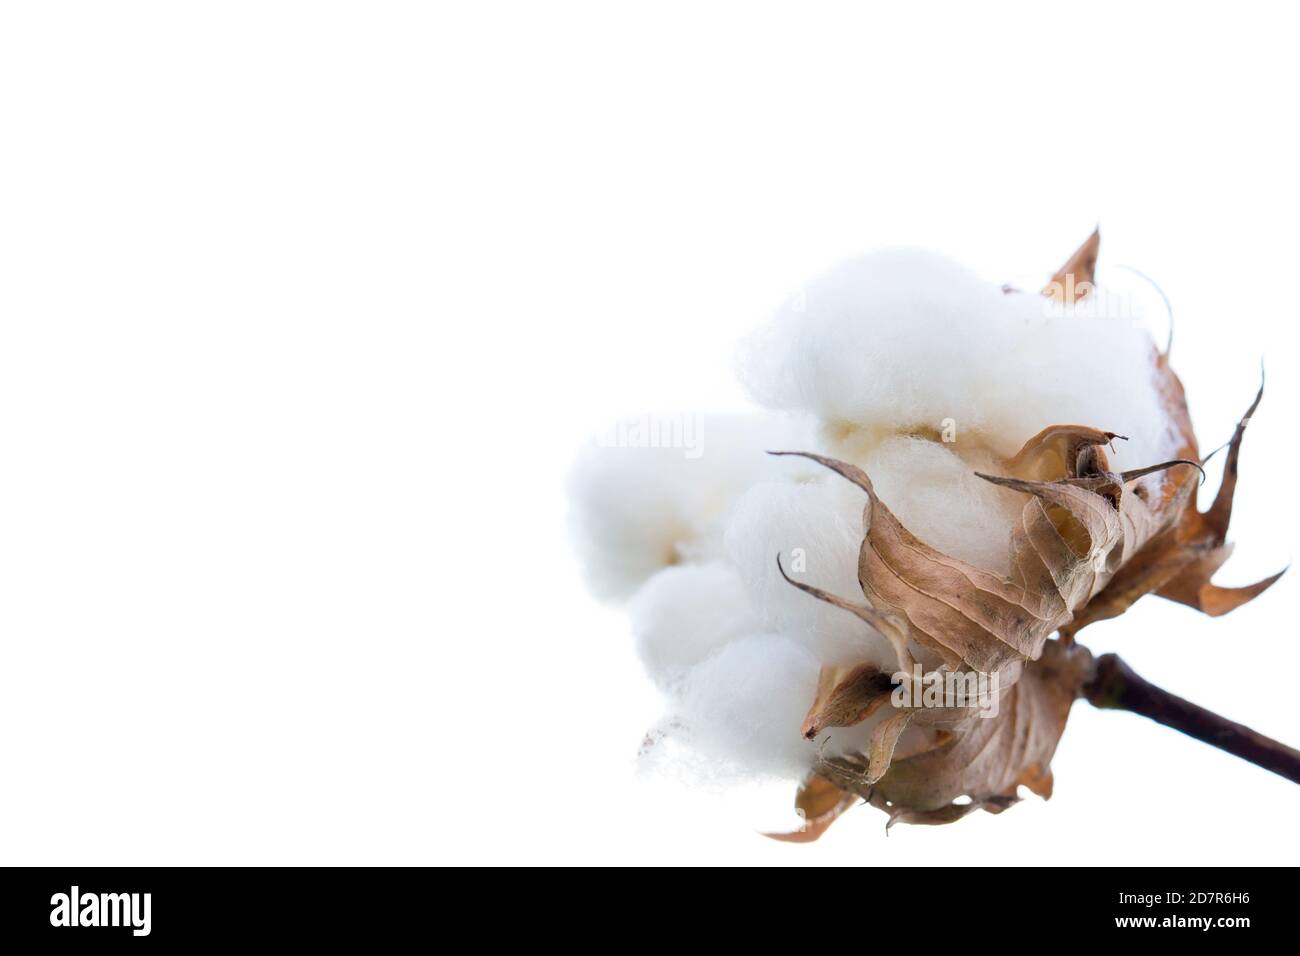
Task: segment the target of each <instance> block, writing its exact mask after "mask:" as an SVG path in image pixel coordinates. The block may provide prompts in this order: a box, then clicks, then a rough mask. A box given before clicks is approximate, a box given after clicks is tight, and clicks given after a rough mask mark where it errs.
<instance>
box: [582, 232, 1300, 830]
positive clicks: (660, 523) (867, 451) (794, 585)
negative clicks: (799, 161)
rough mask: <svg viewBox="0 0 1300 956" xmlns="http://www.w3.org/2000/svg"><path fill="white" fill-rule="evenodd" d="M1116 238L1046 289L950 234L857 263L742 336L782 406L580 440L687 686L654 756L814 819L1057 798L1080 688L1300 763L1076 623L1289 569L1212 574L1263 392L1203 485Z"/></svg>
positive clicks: (637, 621)
mask: <svg viewBox="0 0 1300 956" xmlns="http://www.w3.org/2000/svg"><path fill="white" fill-rule="evenodd" d="M1098 244H1099V237H1098V236H1097V235H1096V234H1094V235H1093V236H1092V237H1090V238H1089V239H1088V241H1087V242H1085V243H1084V245H1083V246H1082V247H1081V248H1080V249H1079V250H1078V251H1077V252H1076V253H1075V254H1074V255H1073V256H1072V257H1071V258H1070V260H1069V261H1068V262H1067V263H1066V264H1065V265H1064V266H1063V267H1062V269H1061V270H1059V271H1058V272H1057V273H1056V274H1055V275H1054V276H1052V278H1051V280H1050V281H1049V282H1048V284H1047V286H1046V288H1044V289H1043V290H1042V292H1041V293H1035V292H1024V291H1020V290H1016V289H1013V288H1009V287H1005V286H998V285H995V284H992V283H989V282H986V281H984V280H982V279H981V278H979V277H977V276H976V275H974V274H973V273H971V272H969V271H968V270H966V269H964V268H962V267H961V266H959V265H957V264H955V263H953V262H950V261H948V260H946V259H944V258H941V257H939V256H936V255H933V254H930V253H926V252H923V251H915V250H899V251H888V252H880V253H876V254H873V255H869V256H865V257H861V258H857V259H853V260H850V261H847V262H845V263H843V264H841V265H839V266H837V267H836V268H834V269H832V270H830V271H829V272H827V273H826V274H824V275H822V276H821V277H820V278H818V279H816V280H815V281H813V282H811V283H809V284H808V285H807V286H806V287H805V288H804V290H802V292H801V293H800V294H799V295H798V296H797V297H795V298H793V299H792V300H791V301H790V302H788V303H787V304H786V305H785V306H784V307H782V308H781V309H780V310H778V311H777V313H776V314H775V315H774V316H773V317H772V318H771V320H770V321H769V322H767V323H766V324H765V325H764V326H762V327H761V328H759V329H758V330H757V331H756V332H754V333H753V334H752V335H751V336H750V337H749V338H748V339H747V340H746V341H745V342H743V343H742V347H741V349H740V356H741V360H740V374H741V378H742V381H743V383H744V385H745V386H746V388H747V389H748V391H749V392H750V394H751V395H752V396H753V398H754V399H755V402H756V403H757V405H758V406H760V407H761V409H762V410H761V411H756V412H755V413H753V414H751V415H739V416H702V417H701V418H700V419H699V420H698V421H697V422H696V423H695V424H696V425H697V431H698V437H699V438H700V444H699V447H698V449H696V451H697V452H698V453H697V454H694V455H690V454H683V452H682V450H681V449H680V448H672V447H659V448H637V449H630V448H609V447H606V446H605V445H603V444H593V445H592V446H591V447H589V448H588V449H586V450H585V451H584V452H583V454H582V455H581V457H580V459H579V461H578V463H577V465H576V467H575V469H574V472H573V475H572V479H571V489H570V490H571V500H572V523H573V527H574V532H575V540H576V543H577V547H578V550H579V553H580V556H581V559H582V563H583V566H584V568H585V570H586V574H587V578H588V580H589V582H590V585H591V588H592V590H593V592H594V593H595V594H596V595H598V596H599V597H601V598H604V599H607V600H615V601H624V602H626V604H627V606H628V608H629V610H630V614H631V630H632V633H633V635H634V638H635V641H636V646H637V650H638V653H639V656H640V658H641V661H642V663H643V664H644V666H645V669H646V672H647V673H648V675H649V677H650V678H651V680H652V681H653V682H654V683H655V684H656V686H657V687H658V688H659V689H660V690H661V691H662V692H663V694H664V697H665V699H666V701H667V703H668V707H669V713H668V714H667V715H666V716H665V718H664V720H663V721H662V722H661V723H660V724H659V725H658V727H656V728H654V729H653V731H652V732H651V734H650V735H648V737H647V739H646V742H645V744H644V746H643V751H644V752H645V753H646V754H647V757H648V759H654V758H655V755H657V754H661V753H663V752H664V751H665V750H667V749H669V748H671V749H672V750H673V752H675V753H678V754H686V755H689V758H690V759H691V760H692V761H693V762H694V764H695V765H696V766H699V767H707V768H711V769H712V770H714V771H716V772H717V774H718V775H719V776H723V775H730V776H731V777H733V778H736V779H747V778H748V779H760V778H761V779H769V778H778V779H789V780H791V781H794V782H796V783H797V791H796V807H797V808H798V810H799V812H800V814H801V815H802V816H803V818H804V820H805V821H806V822H805V825H804V826H803V827H801V828H800V829H799V830H798V831H797V832H795V833H792V834H785V835H784V836H785V838H788V839H797V840H808V839H813V838H816V837H817V836H819V835H820V834H821V833H822V832H823V831H824V830H825V828H826V827H827V826H829V824H830V823H831V822H832V821H833V820H834V819H835V818H836V817H838V816H839V815H840V814H841V813H843V812H844V810H846V809H848V808H849V807H850V806H853V805H854V804H856V803H859V802H866V803H869V804H871V805H873V806H875V807H877V808H879V809H882V810H884V811H885V812H886V813H888V815H889V823H890V824H891V825H892V823H894V822H907V823H948V822H952V821H954V820H957V819H959V818H960V817H962V816H965V815H966V814H968V813H970V812H972V811H974V810H978V809H983V810H986V811H989V812H993V813H997V812H1001V811H1002V810H1004V809H1005V808H1007V807H1008V806H1010V805H1011V804H1012V803H1014V802H1015V801H1016V800H1017V799H1018V794H1019V792H1020V788H1021V787H1025V788H1027V789H1029V790H1031V791H1033V792H1036V793H1038V794H1039V795H1041V796H1043V797H1047V796H1049V795H1050V793H1051V788H1052V776H1051V759H1052V755H1053V753H1054V751H1055V749H1056V745H1057V742H1058V740H1059V739H1060V737H1061V734H1062V732H1063V731H1064V728H1065V723H1066V719H1067V717H1068V714H1069V711H1070V708H1071V705H1072V703H1073V702H1074V700H1076V699H1078V698H1080V697H1083V698H1086V699H1088V700H1090V701H1091V702H1092V703H1094V704H1096V705H1098V706H1107V707H1121V708H1126V709H1130V710H1135V711H1137V712H1140V713H1144V714H1146V715H1147V716H1150V717H1153V718H1154V719H1156V720H1159V721H1161V722H1164V723H1166V724H1169V725H1171V726H1174V727H1176V728H1177V729H1180V730H1183V731H1184V732H1187V733H1191V734H1193V735H1195V736H1198V737H1200V738H1202V739H1206V740H1208V741H1209V742H1211V743H1214V744H1215V745H1216V746H1220V747H1223V748H1224V749H1228V750H1230V751H1232V752H1235V753H1238V754H1239V755H1241V756H1244V757H1246V758H1247V759H1251V760H1253V761H1254V762H1256V763H1260V764H1261V765H1263V766H1267V767H1269V769H1273V770H1276V771H1277V772H1279V773H1284V774H1285V775H1287V776H1289V777H1290V778H1291V779H1294V780H1300V754H1298V753H1296V752H1295V751H1293V750H1291V749H1290V748H1287V747H1285V746H1284V745H1281V744H1278V743H1276V742H1274V741H1269V740H1267V739H1266V738H1262V737H1260V736H1259V735H1257V734H1253V733H1252V732H1250V731H1247V730H1246V729H1245V728H1241V727H1240V726H1239V725H1235V724H1230V723H1228V722H1226V721H1224V720H1222V718H1219V717H1217V716H1216V715H1213V714H1210V713H1209V712H1207V711H1204V710H1202V709H1200V708H1198V707H1196V706H1195V705H1192V704H1189V703H1187V702H1186V701H1182V700H1181V699H1180V698H1176V697H1173V695H1170V694H1167V693H1166V692H1164V691H1160V690H1159V689H1157V688H1154V687H1153V686H1152V685H1149V684H1147V683H1146V682H1145V681H1143V680H1142V679H1141V678H1139V677H1137V675H1135V674H1133V673H1132V671H1131V670H1129V669H1128V668H1127V667H1126V666H1125V665H1124V664H1123V662H1122V661H1120V660H1119V659H1118V658H1115V657H1114V656H1113V655H1105V656H1102V657H1100V658H1094V657H1093V656H1092V655H1091V654H1090V653H1089V652H1088V651H1087V649H1086V648H1085V647H1083V646H1082V645H1081V644H1079V643H1078V642H1077V641H1076V639H1075V638H1076V635H1077V633H1078V632H1079V631H1080V630H1081V629H1082V628H1084V627H1086V626H1088V625H1090V624H1093V623H1095V622H1098V621H1101V620H1105V619H1107V618H1111V617H1115V616H1117V615H1119V614H1122V613H1123V612H1124V611H1125V610H1126V609H1127V608H1128V607H1129V606H1131V605H1132V604H1133V602H1135V601H1136V600H1138V599H1139V598H1141V597H1142V596H1144V595H1146V594H1151V593H1155V594H1157V595H1159V596H1161V597H1165V598H1168V599H1171V600H1174V601H1179V602H1181V603H1184V604H1188V605H1190V606H1192V607H1195V608H1198V609H1199V610H1201V611H1203V612H1205V613H1207V614H1210V615H1214V616H1217V615H1220V614H1224V613H1227V612H1228V611H1230V610H1232V609H1233V608H1235V607H1237V606H1239V605H1241V604H1243V603H1245V602H1246V601H1249V600H1251V599H1252V598H1254V597H1255V596H1257V595H1258V594H1260V593H1261V592H1263V591H1264V590H1265V589H1267V588H1268V587H1269V586H1270V585H1271V584H1272V583H1273V582H1274V581H1275V580H1276V579H1277V576H1274V577H1271V578H1268V579H1266V580H1264V581H1261V582H1259V583H1257V584H1255V585H1251V586H1249V587H1244V588H1224V587H1219V586H1217V585H1215V584H1213V583H1211V580H1210V579H1211V577H1212V576H1213V574H1214V573H1215V571H1217V570H1218V568H1219V566H1220V565H1222V564H1223V562H1224V561H1225V560H1226V559H1227V556H1228V551H1229V545H1228V544H1227V542H1226V534H1227V528H1228V520H1229V517H1230V514H1231V509H1232V500H1233V495H1234V492H1235V488H1236V478H1237V463H1238V456H1239V453H1240V448H1241V442H1242V438H1243V435H1244V432H1245V427H1246V423H1247V421H1248V420H1249V417H1250V414H1251V413H1253V411H1254V409H1255V407H1256V405H1257V404H1258V402H1259V397H1258V396H1257V397H1256V399H1255V404H1252V406H1251V408H1250V410H1249V411H1248V412H1247V414H1246V416H1244V417H1243V418H1242V420H1241V423H1240V425H1239V426H1238V427H1237V429H1236V432H1235V434H1234V435H1233V437H1232V439H1231V441H1230V442H1229V443H1228V446H1227V449H1226V454H1225V455H1224V461H1225V465H1224V467H1225V473H1224V479H1223V482H1222V484H1221V486H1220V489H1219V491H1218V493H1217V495H1216V497H1215V498H1214V500H1213V502H1212V503H1211V504H1210V506H1209V507H1208V509H1207V510H1205V511H1201V510H1199V509H1198V506H1197V492H1198V487H1199V484H1200V482H1201V480H1202V478H1203V475H1204V469H1203V467H1202V466H1203V464H1204V461H1203V459H1202V454H1201V451H1200V449H1199V446H1198V444H1197V440H1196V436H1195V434H1194V433H1193V431H1192V426H1191V422H1190V419H1189V417H1188V413H1187V406H1186V402H1185V400H1184V396H1183V389H1182V386H1181V384H1180V382H1179V380H1178V378H1177V376H1176V375H1175V374H1174V372H1173V370H1172V368H1171V367H1170V363H1169V354H1168V349H1167V348H1165V349H1164V350H1162V349H1161V348H1159V347H1158V346H1157V344H1156V343H1155V342H1154V341H1153V339H1152V337H1151V335H1150V333H1149V332H1148V331H1147V329H1146V327H1145V326H1144V325H1143V324H1142V323H1141V322H1140V321H1137V320H1136V318H1134V317H1133V316H1132V315H1131V314H1130V313H1129V310H1126V309H1117V308H1115V303H1116V301H1118V300H1116V298H1115V297H1114V296H1112V295H1109V294H1107V292H1106V290H1105V289H1103V288H1101V287H1099V286H1097V285H1096V284H1095V275H1094V273H1095V263H1096V258H1097V251H1098ZM1261 394H1262V388H1261ZM625 444H626V443H625ZM954 690H955V691H956V695H955V696H954ZM964 690H965V691H969V693H963V691H964Z"/></svg>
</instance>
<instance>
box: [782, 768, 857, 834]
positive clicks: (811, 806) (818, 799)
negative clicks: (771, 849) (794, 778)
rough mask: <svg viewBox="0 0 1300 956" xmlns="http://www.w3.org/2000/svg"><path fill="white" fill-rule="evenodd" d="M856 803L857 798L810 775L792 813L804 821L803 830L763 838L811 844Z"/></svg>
mask: <svg viewBox="0 0 1300 956" xmlns="http://www.w3.org/2000/svg"><path fill="white" fill-rule="evenodd" d="M857 802H858V797H857V796H856V795H854V794H851V793H846V792H845V791H843V790H841V789H840V788H839V787H837V786H835V784H833V783H831V782H830V781H829V780H827V779H826V778H825V777H821V776H818V775H817V774H813V775H812V776H810V777H809V778H808V779H807V780H806V781H804V783H803V786H801V787H800V788H799V792H798V793H797V794H795V798H794V806H795V810H796V811H797V812H798V814H799V815H800V816H801V817H802V818H803V821H804V823H803V826H801V827H800V828H799V829H798V830H795V831H793V832H791V833H767V834H764V835H765V836H769V837H771V838H772V839H773V840H781V841H783V842H786V843H811V842H813V840H816V839H817V838H818V837H820V836H821V835H822V834H823V833H825V832H826V829H827V828H828V827H829V826H830V825H831V824H832V823H834V822H835V821H836V820H837V819H839V817H840V815H841V814H842V813H844V811H845V810H847V809H849V807H851V806H853V805H854V804H855V803H857Z"/></svg>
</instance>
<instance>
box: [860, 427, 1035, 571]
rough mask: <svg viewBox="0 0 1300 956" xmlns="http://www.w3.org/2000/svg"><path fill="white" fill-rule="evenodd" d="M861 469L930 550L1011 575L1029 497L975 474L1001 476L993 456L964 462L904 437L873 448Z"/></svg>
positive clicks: (949, 450)
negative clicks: (1015, 532)
mask: <svg viewBox="0 0 1300 956" xmlns="http://www.w3.org/2000/svg"><path fill="white" fill-rule="evenodd" d="M861 465H862V467H863V469H864V470H865V471H866V472H867V474H869V475H871V476H872V483H873V484H874V486H875V489H876V494H878V495H879V496H880V499H881V500H882V501H883V502H884V503H885V504H886V505H888V506H889V509H890V510H891V511H892V512H893V513H894V514H895V516H896V517H897V518H898V520H899V521H901V522H902V523H903V526H904V527H906V528H907V530H908V531H910V532H912V534H914V535H916V536H917V537H918V538H920V539H921V540H922V541H924V542H925V543H926V544H928V545H930V546H931V547H933V548H938V549H939V550H940V551H943V552H944V553H946V554H951V555H952V556H954V557H957V558H961V559H962V560H963V561H968V562H970V563H971V564H974V565H976V566H977V567H981V568H988V569H989V570H992V571H999V572H1005V571H1007V570H1008V569H1009V567H1010V563H1011V554H1010V550H1011V549H1010V542H1011V529H1012V528H1014V527H1015V526H1016V525H1017V524H1018V523H1019V521H1020V514H1021V512H1022V511H1023V510H1024V507H1025V496H1024V495H1022V494H1018V493H1016V492H1014V491H1011V490H1010V489H1007V488H1002V487H999V486H997V485H994V484H991V483H989V482H987V481H985V480H984V479H983V478H980V477H979V476H978V475H976V474H975V472H976V471H979V472H982V473H984V474H998V473H999V466H998V465H997V464H996V463H995V462H994V460H993V459H992V458H991V457H990V456H988V455H986V454H973V455H971V457H970V458H968V459H962V458H960V457H959V456H958V455H957V452H956V451H955V450H954V447H953V446H952V445H945V444H942V443H939V442H932V441H926V440H925V439H920V438H902V437H899V438H887V439H885V440H884V441H883V442H881V443H880V444H879V445H877V446H875V447H874V448H872V449H871V451H869V452H868V453H867V454H866V455H865V456H863V457H862V460H861Z"/></svg>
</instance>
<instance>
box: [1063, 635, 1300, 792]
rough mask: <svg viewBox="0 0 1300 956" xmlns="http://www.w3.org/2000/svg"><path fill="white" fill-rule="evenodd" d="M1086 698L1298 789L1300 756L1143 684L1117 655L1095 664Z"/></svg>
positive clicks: (1252, 732)
mask: <svg viewBox="0 0 1300 956" xmlns="http://www.w3.org/2000/svg"><path fill="white" fill-rule="evenodd" d="M1083 696H1084V697H1086V698H1087V699H1088V702H1089V703H1091V704H1092V705H1093V706H1095V707H1106V708H1111V709H1115V710H1130V711H1132V712H1133V713H1135V714H1141V715H1142V716H1143V717H1150V718H1151V719H1152V720H1154V721H1155V722H1156V723H1160V724H1164V725H1165V726H1166V727H1172V728H1174V730H1181V731H1182V732H1183V733H1185V734H1187V735H1188V736H1189V737H1195V738H1196V739H1197V740H1203V741H1205V742H1206V743H1207V744H1210V745H1211V746H1213V747H1218V748H1219V749H1220V750H1226V751H1227V752H1228V753H1230V754H1234V755H1236V756H1238V757H1240V758H1242V759H1243V760H1249V761H1250V762H1251V763H1253V764H1255V765H1256V766H1259V767H1263V768H1264V769H1265V770H1271V771H1273V772H1274V773H1276V774H1279V775H1281V776H1283V777H1286V778H1287V779H1288V780H1291V781H1294V782H1295V783H1300V750H1295V749H1293V748H1291V747H1288V746H1287V745H1286V744H1283V743H1279V742H1278V741H1276V740H1273V739H1272V738H1271V737H1265V736H1264V735H1263V734H1259V733H1256V732H1255V731H1253V730H1251V729H1250V728H1249V727H1246V726H1244V725H1243V724H1238V723H1234V722H1233V721H1231V720H1228V719H1227V718H1226V717H1220V716H1219V715H1218V714H1216V713H1213V712H1212V711H1208V710H1206V709H1205V708H1204V707H1198V706H1197V705H1196V704H1193V703H1192V702H1191V701H1187V700H1183V699H1182V698H1181V697H1178V696H1176V695H1174V694H1171V693H1169V691H1167V690H1161V689H1160V688H1159V687H1156V686H1155V685H1154V684H1151V683H1149V682H1147V681H1146V680H1143V679H1142V678H1141V677H1139V676H1138V675H1137V674H1135V673H1134V672H1133V670H1132V668H1130V667H1129V666H1128V665H1127V664H1125V663H1124V662H1123V661H1122V660H1120V658H1118V657H1117V656H1115V655H1114V654H1103V655H1102V656H1101V657H1098V658H1097V660H1096V665H1095V669H1094V671H1093V674H1092V678H1091V679H1090V680H1089V681H1088V682H1087V683H1086V684H1085V685H1084V686H1083Z"/></svg>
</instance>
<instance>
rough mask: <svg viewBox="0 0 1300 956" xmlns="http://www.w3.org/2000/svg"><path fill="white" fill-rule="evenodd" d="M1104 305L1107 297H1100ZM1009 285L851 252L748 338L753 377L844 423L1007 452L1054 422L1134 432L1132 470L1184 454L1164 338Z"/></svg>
mask: <svg viewBox="0 0 1300 956" xmlns="http://www.w3.org/2000/svg"><path fill="white" fill-rule="evenodd" d="M1097 301H1099V302H1100V301H1105V299H1104V297H1103V296H1101V295H1098V296H1097ZM1096 311H1097V310H1095V309H1093V307H1092V306H1089V305H1088V300H1087V299H1085V300H1083V305H1081V307H1080V308H1079V309H1078V310H1067V309H1065V308H1064V307H1062V306H1058V305H1053V304H1052V303H1051V302H1050V301H1049V300H1047V299H1046V298H1044V297H1042V296H1040V295H1037V294H1032V293H1012V294H1007V293H1004V292H1003V291H1002V289H1001V287H1000V286H998V285H996V284H994V283H991V282H985V281H983V280H982V279H980V278H979V277H977V276H975V275H974V274H973V273H971V272H968V271H967V270H965V269H963V268H962V267H960V266H958V265H956V264H954V263H952V262H950V261H948V260H947V259H944V258H942V257H940V256H935V255H932V254H930V253H925V252H919V251H912V250H896V251H890V252H881V253H877V254H874V255H870V256H865V257H862V258H858V259H852V260H850V261H848V262H845V263H843V264H842V265H839V266H837V267H836V268H834V269H832V270H831V271H830V272H828V273H826V274H825V275H823V276H822V277H821V278H819V279H817V280H816V281H814V282H812V283H810V284H809V285H808V286H807V287H806V288H805V289H804V291H803V293H802V294H801V295H800V296H798V297H797V298H796V299H795V300H793V301H792V302H790V303H788V304H787V305H786V306H785V307H784V308H782V309H781V310H780V311H779V312H778V313H777V315H776V316H775V317H774V318H773V319H772V320H771V321H770V322H769V323H768V324H767V325H766V326H765V327H763V328H762V329H760V330H759V331H758V332H757V333H755V334H754V335H753V336H752V337H751V338H750V339H749V340H748V341H747V342H746V343H745V345H744V348H743V349H742V359H741V377H742V380H743V381H744V382H745V384H746V385H747V386H748V388H749V389H750V391H751V392H752V394H753V395H754V396H755V398H757V399H758V400H759V401H760V402H762V403H763V404H765V405H767V406H769V407H772V408H782V409H802V410H806V411H810V412H812V413H814V414H815V415H817V416H818V417H819V418H820V419H822V421H823V422H824V423H826V425H827V426H828V427H829V428H831V429H832V430H838V431H840V432H841V433H845V432H848V431H852V430H865V431H869V432H870V431H877V432H879V433H880V436H881V437H883V436H886V435H893V434H899V433H903V432H907V431H910V430H914V429H915V430H929V431H937V430H939V429H941V428H942V427H943V424H942V423H944V422H945V421H946V420H950V421H951V422H952V423H953V425H954V427H955V428H956V430H957V434H958V435H960V436H965V439H966V440H967V441H968V442H970V443H971V444H972V445H982V446H986V447H987V448H988V449H989V450H991V451H992V452H994V453H995V454H998V455H1000V456H1002V457H1007V456H1010V455H1012V454H1014V453H1015V452H1016V450H1017V449H1018V448H1019V447H1020V445H1021V444H1023V443H1024V442H1025V441H1026V440H1027V439H1028V438H1030V437H1031V436H1033V435H1034V434H1035V433H1037V432H1038V431H1040V430H1041V429H1043V428H1044V427H1046V426H1048V425H1055V424H1062V423H1074V424H1085V425H1091V426H1093V427H1096V428H1100V429H1103V430H1107V431H1113V432H1117V433H1119V434H1121V435H1127V436H1129V438H1130V441H1128V442H1119V443H1117V445H1116V456H1115V463H1117V464H1118V465H1120V466H1121V467H1123V468H1130V467H1137V466H1140V465H1146V464H1151V463H1153V462H1156V461H1160V460H1162V459H1163V458H1166V457H1168V455H1169V453H1170V452H1171V451H1172V450H1173V447H1174V446H1173V444H1172V437H1171V436H1170V434H1169V433H1168V429H1167V427H1166V422H1165V417H1164V415H1163V414H1162V412H1161V409H1160V405H1159V399H1158V396H1157V393H1156V389H1155V386H1154V380H1153V365H1152V359H1153V345H1152V342H1151V339H1150V336H1149V334H1148V333H1147V331H1146V330H1145V329H1144V328H1143V326H1142V325H1141V324H1140V323H1139V322H1137V321H1134V320H1132V319H1129V318H1124V317H1113V316H1107V315H1104V314H1096Z"/></svg>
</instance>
